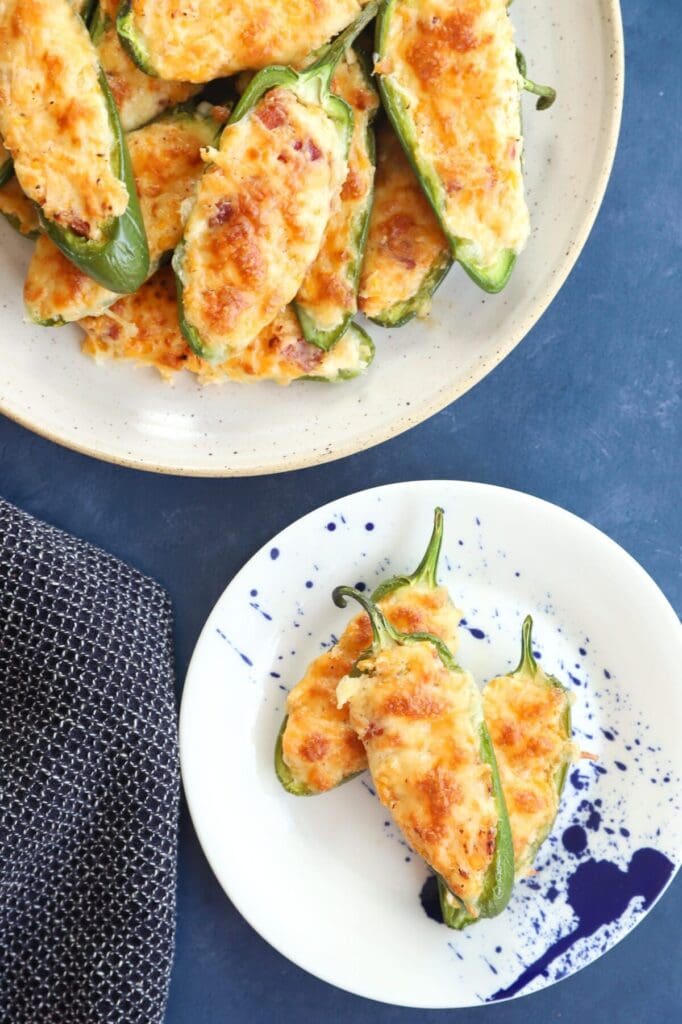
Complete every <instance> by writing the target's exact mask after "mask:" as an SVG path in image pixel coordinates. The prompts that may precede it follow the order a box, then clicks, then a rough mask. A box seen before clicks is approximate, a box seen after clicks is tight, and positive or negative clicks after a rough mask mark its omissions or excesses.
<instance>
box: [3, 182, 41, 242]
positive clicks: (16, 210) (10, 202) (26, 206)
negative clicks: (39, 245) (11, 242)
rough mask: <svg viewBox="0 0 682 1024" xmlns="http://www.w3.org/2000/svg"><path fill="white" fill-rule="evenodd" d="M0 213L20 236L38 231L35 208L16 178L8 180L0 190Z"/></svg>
mask: <svg viewBox="0 0 682 1024" xmlns="http://www.w3.org/2000/svg"><path fill="white" fill-rule="evenodd" d="M0 213H3V214H4V215H5V217H9V218H10V220H11V221H12V223H13V224H14V226H15V227H16V228H17V230H19V231H20V232H21V234H22V235H33V234H35V233H36V232H37V231H39V230H40V225H39V223H38V214H37V213H36V208H35V206H34V205H33V203H32V202H30V200H28V199H27V198H26V196H25V195H24V193H23V192H22V191H21V188H20V186H19V182H18V181H17V179H16V178H10V180H9V181H8V182H7V184H6V185H3V186H2V188H0Z"/></svg>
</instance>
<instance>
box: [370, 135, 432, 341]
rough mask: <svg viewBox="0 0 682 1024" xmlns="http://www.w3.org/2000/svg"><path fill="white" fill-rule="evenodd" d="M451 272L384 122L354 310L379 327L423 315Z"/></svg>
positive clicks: (411, 175)
mask: <svg viewBox="0 0 682 1024" xmlns="http://www.w3.org/2000/svg"><path fill="white" fill-rule="evenodd" d="M451 266H452V256H451V254H450V245H449V243H448V240H447V238H446V237H445V235H444V234H443V231H442V229H441V226H440V224H439V223H438V219H437V218H436V216H435V214H434V212H433V210H432V209H431V207H430V205H429V203H428V202H427V200H426V197H425V195H424V193H423V192H422V189H421V187H420V185H419V182H418V181H417V178H416V177H415V173H414V171H413V170H412V167H411V166H410V164H409V162H408V160H407V157H406V156H405V154H404V152H403V149H402V146H401V145H400V142H399V141H398V138H397V136H396V134H395V132H394V131H393V129H392V127H391V126H390V124H389V123H388V122H387V121H382V122H381V124H380V125H379V127H378V129H377V172H376V179H375V183H374V203H373V205H372V212H371V214H370V219H369V230H368V234H367V244H366V246H365V256H364V261H363V264H362V274H361V277H360V293H359V306H360V309H361V310H362V312H363V313H364V314H365V316H367V317H369V319H370V320H373V321H374V322H375V323H377V324H380V325H381V326H382V327H400V326H401V325H402V324H404V323H407V321H408V320H411V319H412V317H413V316H424V315H426V313H428V311H429V308H430V305H431V298H432V296H433V294H434V292H435V291H436V288H437V287H438V285H439V284H440V283H441V281H442V280H443V278H444V277H445V275H446V274H447V272H448V270H449V269H450V267H451Z"/></svg>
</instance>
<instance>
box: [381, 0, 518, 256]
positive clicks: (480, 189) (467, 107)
mask: <svg viewBox="0 0 682 1024" xmlns="http://www.w3.org/2000/svg"><path fill="white" fill-rule="evenodd" d="M377 72H378V73H381V74H382V75H385V76H386V77H387V78H388V79H390V81H391V82H392V83H393V84H394V85H395V86H396V87H397V88H398V89H399V90H400V93H401V96H402V98H403V99H404V102H405V104H406V105H407V108H408V110H409V117H410V119H411V120H412V122H413V123H414V126H415V131H416V137H417V139H418V140H419V146H418V149H419V158H420V160H422V161H423V162H424V163H425V164H426V165H428V166H430V167H432V168H433V170H434V171H435V174H436V175H437V177H438V178H439V179H440V181H441V182H442V183H443V195H442V201H443V204H444V220H445V222H446V224H447V227H448V231H449V233H450V234H451V235H452V236H455V237H457V238H459V239H467V240H469V241H470V242H472V243H473V244H474V246H475V250H474V251H475V254H476V256H477V258H478V259H480V260H481V261H482V262H492V261H493V260H494V258H495V256H496V254H497V253H498V252H499V251H500V249H511V250H513V251H514V252H519V251H520V250H521V249H522V248H523V246H524V245H525V243H526V240H527V238H528V233H529V221H528V210H527V207H526V203H525V199H524V194H523V177H522V172H521V150H522V138H521V111H520V102H519V96H520V77H519V73H518V69H517V66H516V51H515V46H514V31H513V28H512V24H511V21H510V19H509V16H508V14H507V0H419V2H417V0H396V2H395V4H394V8H393V13H392V17H391V18H390V23H389V29H388V35H387V38H386V41H385V44H384V57H383V59H382V60H381V61H380V62H379V64H378V65H377Z"/></svg>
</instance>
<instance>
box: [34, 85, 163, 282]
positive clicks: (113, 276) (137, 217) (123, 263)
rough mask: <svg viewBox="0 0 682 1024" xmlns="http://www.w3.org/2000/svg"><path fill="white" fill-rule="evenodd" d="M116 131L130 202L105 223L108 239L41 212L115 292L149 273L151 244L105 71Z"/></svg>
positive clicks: (71, 252) (118, 163) (53, 233)
mask: <svg viewBox="0 0 682 1024" xmlns="http://www.w3.org/2000/svg"><path fill="white" fill-rule="evenodd" d="M99 81H100V86H101V88H102V91H103V93H104V96H105V99H106V103H107V108H108V111H109V119H110V122H111V128H112V132H113V135H114V152H113V161H114V166H115V168H116V171H117V173H118V176H119V178H120V180H121V181H122V182H123V183H124V184H125V186H126V189H127V191H128V206H127V207H126V209H125V211H124V213H123V214H122V215H121V216H120V217H114V218H112V219H111V221H109V222H108V223H106V224H104V225H103V226H102V230H103V233H104V239H103V240H102V241H98V242H93V241H91V240H90V239H88V238H81V237H80V236H79V235H77V234H75V233H74V232H73V231H71V230H70V229H69V228H65V227H62V226H61V225H59V224H57V223H55V222H54V221H51V220H48V219H47V218H46V217H44V216H43V215H42V213H41V214H40V221H41V224H42V227H43V228H44V230H45V232H46V233H47V234H48V235H49V237H50V238H51V239H52V241H53V242H54V243H55V245H56V246H57V247H58V248H59V249H61V251H62V252H63V253H64V255H65V256H66V257H67V258H68V259H70V260H71V262H72V263H75V265H76V266H77V267H78V268H79V269H80V270H82V271H83V273H84V274H87V275H88V277H92V278H93V279H94V280H95V281H97V283H98V284H101V285H102V287H104V288H108V289H109V290H110V291H112V292H120V293H121V294H124V295H125V294H129V293H130V292H134V291H137V289H138V288H139V287H140V285H141V284H142V282H143V281H144V280H145V279H146V277H147V276H148V273H149V248H148V246H147V236H146V234H145V230H144V225H143V223H142V213H141V211H140V204H139V201H138V198H137V189H136V187H135V179H134V177H133V171H132V166H131V163H130V156H129V154H128V147H127V145H126V141H125V137H124V135H123V131H122V129H121V124H120V121H119V119H118V113H117V111H116V104H115V103H114V100H113V97H112V95H111V92H110V90H109V86H108V84H107V80H106V77H105V75H104V73H103V72H102V71H100V75H99Z"/></svg>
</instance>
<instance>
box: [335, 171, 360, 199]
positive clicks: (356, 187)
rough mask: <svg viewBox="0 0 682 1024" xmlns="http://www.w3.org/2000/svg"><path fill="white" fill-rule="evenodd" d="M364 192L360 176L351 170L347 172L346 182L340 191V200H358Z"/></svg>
mask: <svg viewBox="0 0 682 1024" xmlns="http://www.w3.org/2000/svg"><path fill="white" fill-rule="evenodd" d="M364 191H365V189H364V185H363V181H362V175H361V174H359V173H358V171H355V170H353V169H350V170H349V171H348V174H347V175H346V180H345V181H344V183H343V188H342V189H341V198H342V199H359V198H360V196H361V195H362V193H363V192H364Z"/></svg>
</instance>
